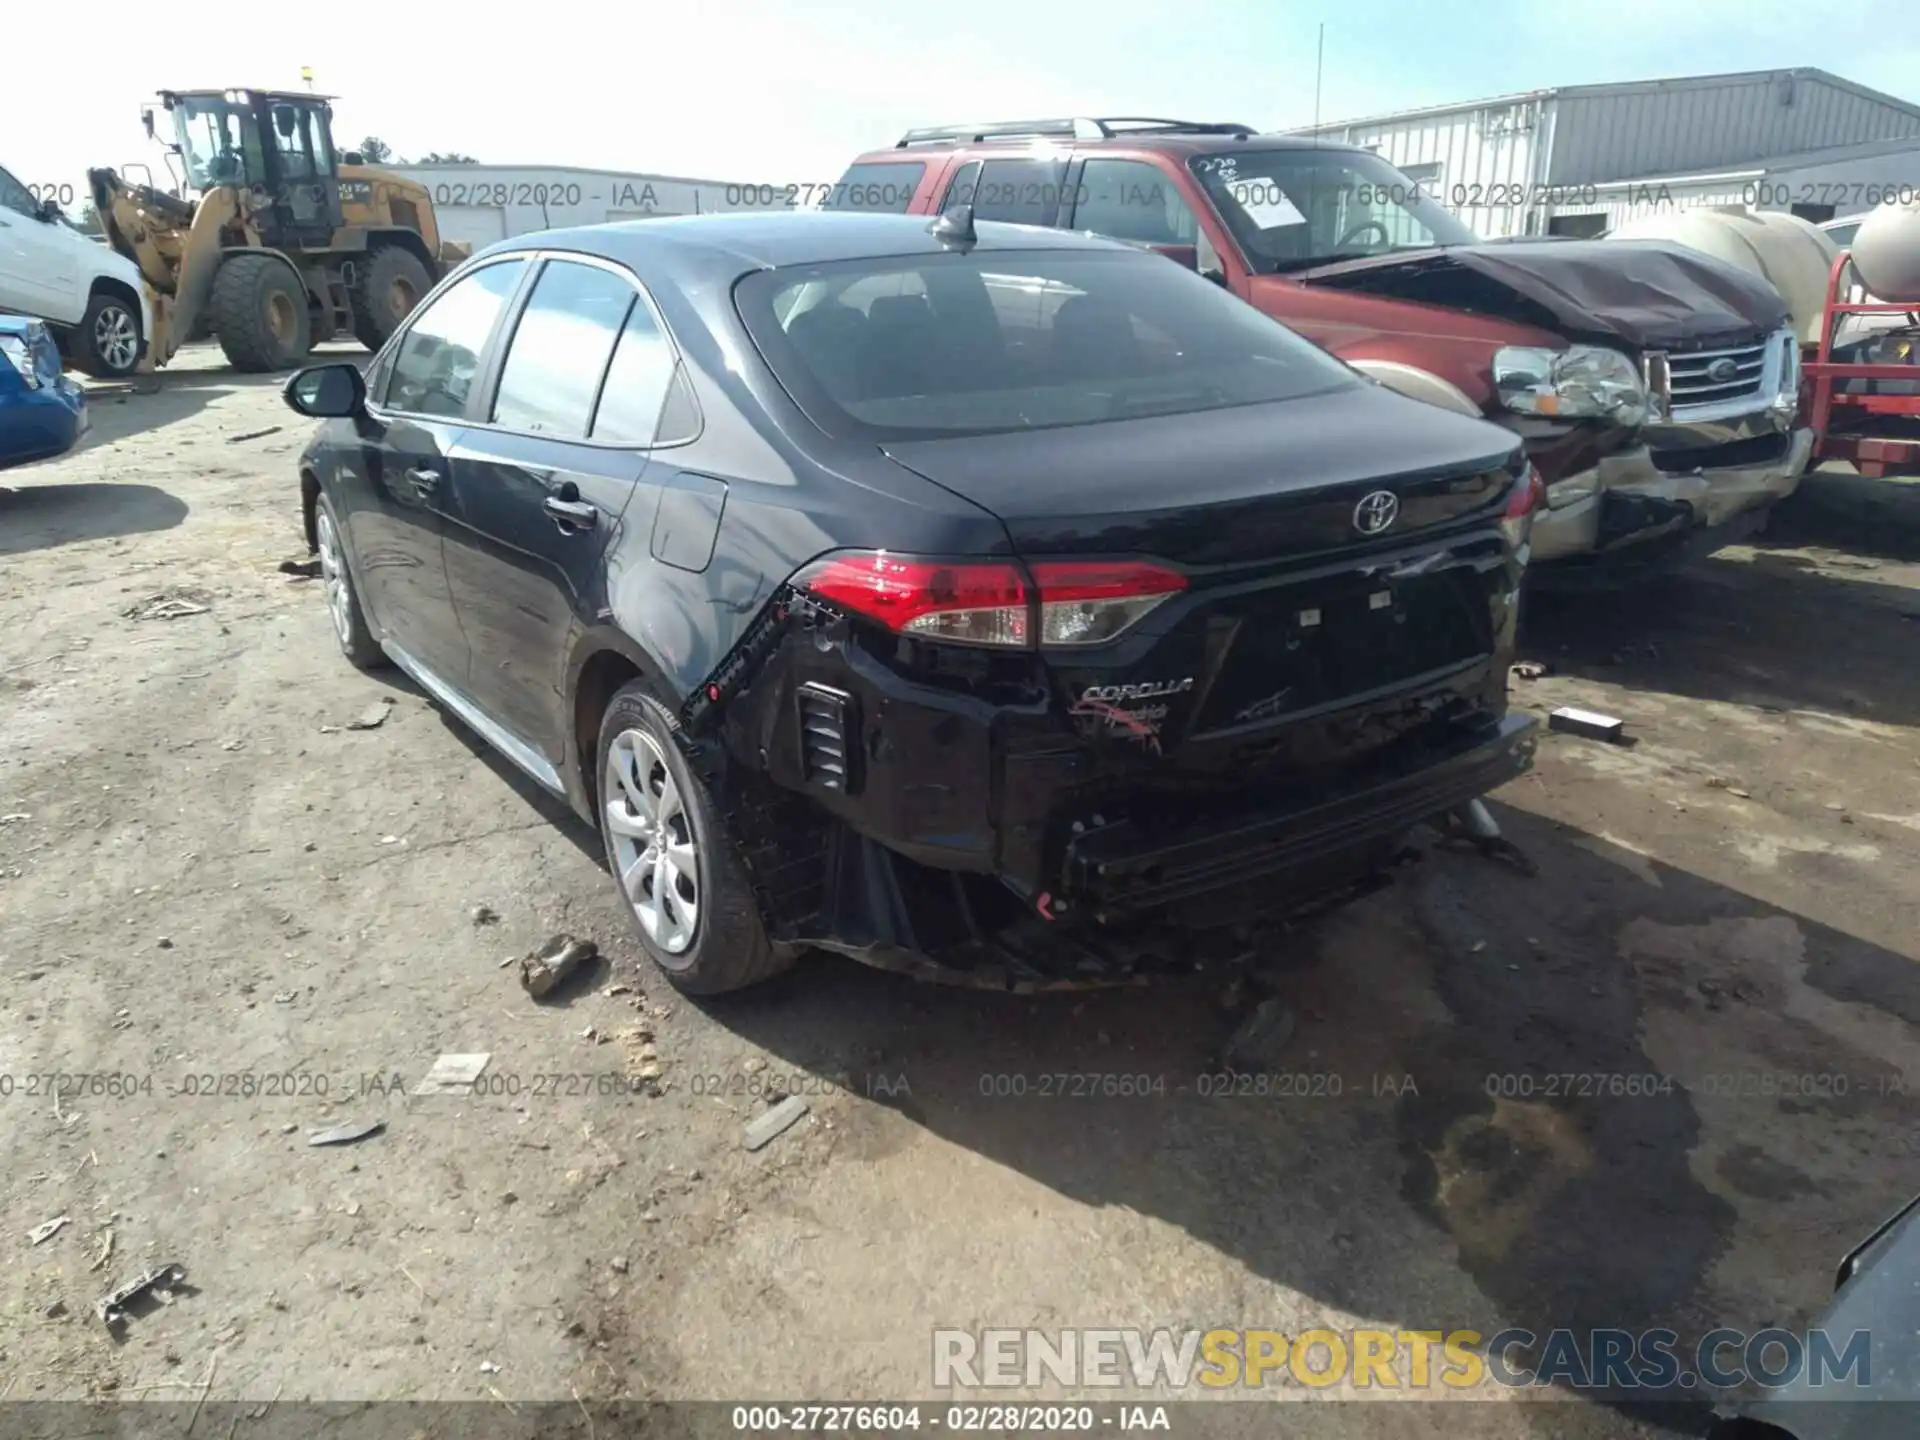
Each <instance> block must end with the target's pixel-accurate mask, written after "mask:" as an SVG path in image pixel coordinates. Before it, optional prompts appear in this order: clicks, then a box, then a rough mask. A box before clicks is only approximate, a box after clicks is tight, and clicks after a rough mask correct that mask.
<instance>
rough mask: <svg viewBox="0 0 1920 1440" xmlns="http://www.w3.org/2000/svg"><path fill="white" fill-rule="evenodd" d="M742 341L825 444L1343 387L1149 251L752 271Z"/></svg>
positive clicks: (1335, 366)
mask: <svg viewBox="0 0 1920 1440" xmlns="http://www.w3.org/2000/svg"><path fill="white" fill-rule="evenodd" d="M735 298H736V303H737V304H738V306H739V309H740V314H741V318H742V319H743V320H744V321H745V322H746V325H747V329H748V331H749V333H750V334H751V335H752V336H753V339H754V343H755V344H756V345H758V346H759V348H760V351H761V353H762V354H763V355H765V356H766V359H767V363H768V364H769V365H771V366H772V367H773V371H774V373H775V374H776V375H777V376H778V377H779V379H780V382H781V384H782V385H784V386H785V387H786V389H787V392H788V393H789V394H791V395H792V396H793V397H794V399H795V400H796V401H797V402H798V403H799V405H800V407H801V408H802V409H804V410H805V411H806V412H807V414H808V415H809V417H811V418H812V420H813V421H814V423H816V424H817V425H819V426H820V427H821V428H822V429H823V430H826V431H827V432H828V433H829V434H835V435H860V436H865V437H868V438H873V439H877V440H884V439H889V438H891V439H924V438H931V437H935V436H941V435H976V434H993V433H997V432H1002V431H1010V430H1039V429H1047V428H1051V427H1053V426H1058V425H1085V424H1090V423H1095V422H1099V421H1105V420H1127V419H1135V418H1137V417H1140V416H1143V415H1176V414H1186V413H1190V412H1193V411H1197V410H1218V409H1225V408H1227V407H1229V406H1235V405H1259V404H1264V403H1266V402H1268V401H1273V400H1290V399H1293V398H1295V397H1298V396H1301V395H1309V394H1315V393H1318V392H1323V391H1328V390H1334V389H1339V388H1342V387H1344V386H1348V385H1355V384H1358V383H1360V382H1359V381H1358V379H1357V378H1356V377H1355V376H1354V374H1353V372H1352V371H1351V370H1349V369H1347V367H1346V366H1344V365H1342V364H1341V363H1340V362H1339V361H1337V360H1335V359H1334V358H1333V357H1332V356H1330V355H1328V354H1327V353H1326V352H1325V351H1323V350H1321V349H1319V348H1318V347H1316V346H1314V345H1313V344H1311V343H1309V342H1308V341H1306V340H1303V339H1301V338H1300V337H1299V336H1298V335H1296V334H1294V333H1293V332H1292V331H1291V330H1288V329H1287V328H1286V327H1285V326H1283V325H1281V324H1280V323H1279V322H1277V321H1274V320H1270V319H1268V318H1267V317H1266V316H1265V315H1262V314H1261V313H1260V312H1259V311H1258V310H1255V309H1254V308H1253V307H1252V306H1251V305H1248V304H1246V303H1245V302H1243V301H1240V300H1236V299H1235V298H1234V297H1233V296H1232V295H1231V294H1229V293H1228V292H1227V291H1225V290H1222V289H1221V288H1220V287H1219V286H1217V285H1214V284H1212V283H1211V282H1209V281H1206V280H1203V279H1201V278H1200V277H1199V276H1198V275H1196V274H1194V273H1193V272H1192V271H1191V270H1188V269H1186V268H1184V267H1183V266H1181V265H1179V264H1177V263H1176V262H1174V261H1172V260H1169V259H1167V258H1165V257H1164V256H1161V255H1155V254H1141V253H1138V252H1132V253H1128V252H1120V251H1113V252H1103V251H1057V252H1033V251H1026V252H1022V251H1009V250H997V251H973V252H969V253H947V254H940V255H931V256H928V255H916V256H909V257H904V258H903V257H894V258H886V259H872V260H857V261H842V262H838V263H835V264H828V265H814V266H796V267H793V268H791V269H781V270H763V271H760V272H758V273H756V274H753V275H749V276H747V277H746V278H745V279H743V280H742V281H741V282H740V285H739V287H738V288H737V290H736V292H735Z"/></svg>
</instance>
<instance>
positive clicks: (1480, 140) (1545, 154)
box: [1297, 68, 1920, 237]
mask: <svg viewBox="0 0 1920 1440" xmlns="http://www.w3.org/2000/svg"><path fill="white" fill-rule="evenodd" d="M1297 133H1299V134H1308V135H1320V136H1322V137H1324V138H1326V139H1328V140H1334V141H1341V142H1344V143H1347V144H1353V145H1364V146H1368V147H1370V148H1372V149H1374V150H1377V151H1379V152H1380V154H1381V155H1382V156H1384V157H1385V158H1386V159H1388V160H1391V161H1392V162H1393V163H1394V164H1395V165H1397V166H1399V168H1400V169H1402V170H1404V171H1406V172H1407V174H1408V175H1409V176H1410V177H1411V178H1413V179H1415V180H1418V181H1419V182H1421V184H1422V186H1423V188H1425V189H1426V190H1428V191H1429V192H1430V193H1433V194H1435V195H1437V196H1438V197H1439V198H1440V199H1441V200H1442V201H1443V202H1444V203H1445V204H1446V205H1447V206H1448V207H1449V208H1451V209H1452V210H1453V211H1454V212H1455V213H1456V214H1458V215H1459V216H1460V218H1461V219H1462V220H1464V221H1465V222H1466V223H1467V224H1468V225H1470V226H1471V227H1472V228H1473V229H1474V230H1476V231H1478V232H1479V233H1480V234H1482V235H1485V236H1488V237H1494V236H1502V235H1526V234H1562V235H1592V234H1598V233H1599V232H1600V231H1601V230H1603V229H1606V228H1608V227H1609V226H1611V225H1615V224H1618V223H1619V222H1620V221H1622V220H1625V219H1627V218H1628V217H1630V216H1633V215H1639V214H1645V213H1647V212H1649V211H1656V210H1660V209H1690V208H1694V207H1697V206H1703V205H1741V204H1745V205H1750V206H1753V207H1755V208H1758V209H1766V210H1792V211H1794V212H1795V213H1797V214H1801V215H1804V216H1805V217H1806V218H1807V219H1809V220H1816V221H1819V220H1829V219H1832V218H1833V217H1834V216H1836V215H1849V214H1854V213H1858V212H1860V211H1865V210H1870V209H1872V208H1873V207H1874V206H1875V205H1877V204H1880V203H1882V202H1883V201H1884V200H1888V199H1911V198H1913V197H1914V195H1915V194H1916V192H1920V105H1917V104H1913V103H1911V102H1908V101H1905V100H1899V99H1896V98H1894V97H1893V96H1891V95H1885V94H1882V93H1881V92H1879V91H1877V90H1870V89H1868V88H1867V87H1866V86H1864V85H1856V84H1854V83H1853V82H1852V81H1851V80H1843V79H1841V78H1840V77H1839V76H1838V75H1833V74H1829V73H1828V72H1827V71H1825V70H1815V69H1811V68H1802V69H1795V70H1765V71H1750V72H1744V73H1739V74H1730V75H1702V76H1696V77H1693V78H1690V79H1681V80H1648V81H1635V82H1631V83H1626V84H1616V85H1575V86H1569V87H1565V88H1562V89H1557V90H1530V91H1527V92H1525V93H1523V94H1518V95H1502V96H1497V97H1495V98H1493V99H1490V100H1473V101H1468V102H1465V103H1462V104H1458V105H1442V106H1436V107H1433V108H1430V109H1425V110H1407V111H1402V112H1400V113H1398V114H1392V115H1374V116H1368V117H1366V118H1363V119H1358V120H1345V121H1336V122H1333V123H1331V124H1326V125H1321V126H1318V127H1315V128H1309V129H1307V130H1302V131H1299V132H1297Z"/></svg>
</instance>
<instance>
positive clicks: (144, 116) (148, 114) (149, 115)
mask: <svg viewBox="0 0 1920 1440" xmlns="http://www.w3.org/2000/svg"><path fill="white" fill-rule="evenodd" d="M140 123H141V124H142V125H144V126H146V127H147V138H148V139H149V140H157V139H159V138H160V137H159V136H157V135H155V134H154V133H153V111H152V110H150V109H149V110H142V111H141V112H140Z"/></svg>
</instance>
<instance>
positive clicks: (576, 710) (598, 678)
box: [573, 650, 643, 829]
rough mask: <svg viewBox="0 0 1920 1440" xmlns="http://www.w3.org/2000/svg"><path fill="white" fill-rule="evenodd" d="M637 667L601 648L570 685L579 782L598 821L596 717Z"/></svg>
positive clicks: (635, 677)
mask: <svg viewBox="0 0 1920 1440" xmlns="http://www.w3.org/2000/svg"><path fill="white" fill-rule="evenodd" d="M642 673H643V672H642V671H641V669H640V667H639V666H638V665H636V664H634V663H633V661H631V660H629V659H628V658H627V657H626V656H624V655H622V654H621V653H620V652H619V651H617V650H602V651H600V652H599V653H598V654H596V655H595V656H593V658H592V659H590V660H588V661H587V663H586V664H585V665H584V666H583V667H582V668H581V670H580V678H579V680H578V681H577V682H576V683H575V684H574V687H573V743H574V756H575V759H576V763H578V765H579V766H580V785H581V789H582V791H583V792H584V793H585V795H586V797H587V803H588V804H590V805H591V806H592V807H593V823H594V826H595V828H596V829H597V828H598V827H599V824H600V721H601V718H602V717H603V716H605V714H606V713H607V706H608V705H610V704H611V703H612V702H613V697H614V696H615V695H617V694H619V693H620V690H621V688H622V687H623V686H626V685H630V684H632V683H633V682H634V681H635V680H638V679H640V677H641V675H642Z"/></svg>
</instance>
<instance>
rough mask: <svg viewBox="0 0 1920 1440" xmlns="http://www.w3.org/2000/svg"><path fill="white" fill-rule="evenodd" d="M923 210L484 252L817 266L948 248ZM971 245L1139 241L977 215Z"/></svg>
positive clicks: (555, 234) (785, 216)
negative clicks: (562, 252)
mask: <svg viewBox="0 0 1920 1440" xmlns="http://www.w3.org/2000/svg"><path fill="white" fill-rule="evenodd" d="M932 223H933V222H932V221H931V219H929V217H927V216H925V215H876V214H871V213H865V212H852V211H816V212H802V213H798V214H796V213H793V212H790V211H783V212H781V213H779V214H772V213H758V214H736V215H674V216H666V217H662V218H661V219H657V220H621V221H615V222H613V223H611V224H606V225H581V226H575V227H573V228H570V229H566V230H541V231H536V232H534V233H532V234H529V235H515V236H513V237H512V238H511V239H508V240H503V241H500V242H498V243H496V244H493V245H490V246H488V247H487V249H486V250H485V251H483V252H482V253H483V254H487V255H504V254H510V253H512V252H514V251H519V250H573V251H577V252H579V253H580V254H583V255H597V256H599V257H600V258H601V259H605V260H613V261H617V262H619V263H621V264H623V265H628V266H633V267H649V268H652V267H658V266H662V265H665V266H668V267H672V266H674V265H675V264H688V263H693V264H703V265H710V264H711V263H712V262H714V261H715V260H718V259H721V258H722V257H725V258H729V259H731V260H733V261H734V262H736V263H737V266H738V268H739V269H741V270H743V271H745V270H766V269H776V268H779V267H782V266H787V265H819V264H825V263H828V262H831V261H835V260H866V259H879V258H882V257H886V256H898V255H937V254H940V253H941V252H942V251H944V250H946V249H949V248H950V247H949V246H948V245H947V244H946V243H944V242H942V241H940V240H938V239H935V238H934V236H933V235H932V233H931V231H930V227H931V225H932ZM976 230H977V234H978V237H979V238H978V241H977V243H976V244H975V246H974V249H975V250H976V251H979V250H988V251H1003V250H1121V251H1129V252H1131V253H1135V254H1137V253H1139V251H1138V249H1137V247H1135V246H1131V245H1123V244H1121V243H1120V242H1118V241H1114V240H1103V239H1100V238H1099V237H1097V236H1093V235H1087V234H1084V233H1077V232H1074V231H1067V230H1054V229H1048V228H1045V227H1042V226H1038V225H1007V224H1002V223H1000V222H998V221H985V220H983V221H981V222H980V224H979V225H978V226H977V227H976Z"/></svg>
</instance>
